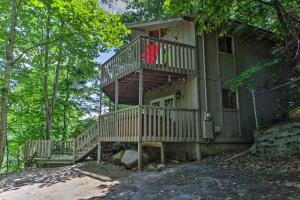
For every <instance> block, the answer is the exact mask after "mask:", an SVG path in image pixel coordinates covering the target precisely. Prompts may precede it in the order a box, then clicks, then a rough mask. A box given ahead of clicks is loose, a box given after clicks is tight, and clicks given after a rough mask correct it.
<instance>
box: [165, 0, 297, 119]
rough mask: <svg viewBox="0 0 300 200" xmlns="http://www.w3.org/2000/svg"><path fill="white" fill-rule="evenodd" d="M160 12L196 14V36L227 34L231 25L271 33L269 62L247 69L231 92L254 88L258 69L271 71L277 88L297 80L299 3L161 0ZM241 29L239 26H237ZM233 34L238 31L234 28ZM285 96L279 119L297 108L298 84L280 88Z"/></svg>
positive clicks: (290, 0)
mask: <svg viewBox="0 0 300 200" xmlns="http://www.w3.org/2000/svg"><path fill="white" fill-rule="evenodd" d="M164 11H165V12H166V14H168V15H173V16H177V15H190V14H191V13H197V15H196V18H195V23H196V25H197V31H198V33H199V34H203V33H206V32H212V31H217V32H219V33H220V34H224V32H226V31H228V30H229V28H230V27H232V26H231V22H236V21H238V22H239V23H240V24H242V25H246V26H248V25H250V26H253V27H254V28H263V29H265V30H267V31H270V32H272V34H273V35H274V36H273V39H274V38H276V43H277V45H276V46H275V47H274V48H273V49H272V52H271V53H272V54H273V57H274V58H273V59H272V60H270V61H266V63H260V64H257V65H255V66H250V67H248V68H247V69H246V70H245V71H244V72H242V73H241V74H240V75H238V76H237V77H235V78H234V79H233V80H231V81H230V82H229V84H230V86H231V89H232V90H237V89H239V88H240V87H242V86H243V85H247V86H248V88H249V89H251V90H253V89H255V86H256V85H255V79H254V77H255V74H256V72H258V71H261V70H265V71H268V70H270V69H271V70H272V71H273V72H275V73H273V74H275V76H274V75H273V76H271V77H272V79H273V82H275V83H276V84H278V85H280V84H283V83H286V82H289V81H291V80H293V79H294V78H295V77H300V42H299V41H300V35H299V32H300V3H299V1H298V0H255V1H252V0H231V1H227V0H215V1H205V0H203V1H198V0H191V1H181V0H165V2H164ZM241 27H243V26H241ZM235 31H238V29H236V30H235ZM281 90H284V92H285V95H282V96H281V97H280V98H279V99H278V101H279V105H280V113H281V116H286V114H287V112H288V111H289V110H290V109H291V108H293V107H295V106H297V105H298V106H299V105H300V102H299V100H298V99H299V83H296V82H295V83H294V84H291V85H288V86H287V87H284V88H281Z"/></svg>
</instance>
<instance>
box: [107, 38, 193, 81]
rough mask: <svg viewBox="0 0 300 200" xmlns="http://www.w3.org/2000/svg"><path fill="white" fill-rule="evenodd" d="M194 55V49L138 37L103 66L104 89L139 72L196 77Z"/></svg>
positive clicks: (161, 40)
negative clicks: (146, 71) (158, 72)
mask: <svg viewBox="0 0 300 200" xmlns="http://www.w3.org/2000/svg"><path fill="white" fill-rule="evenodd" d="M195 53H196V48H195V47H194V46H191V45H187V44H183V43H178V42H173V41H168V40H163V39H157V38H151V37H146V36H138V37H136V38H135V39H134V40H132V41H131V43H130V44H128V45H126V46H125V47H124V48H122V49H121V50H120V51H118V52H117V53H116V54H115V55H114V56H113V57H111V58H110V59H109V60H108V61H106V62H105V63H104V64H103V65H102V71H101V78H102V79H101V80H102V83H101V84H102V87H106V86H108V85H109V84H111V83H113V82H114V81H116V80H117V79H121V78H123V77H124V76H126V75H129V74H131V73H133V72H135V71H137V70H138V69H140V68H143V69H148V70H155V71H162V72H170V73H173V74H184V75H196V59H195V56H196V54H195Z"/></svg>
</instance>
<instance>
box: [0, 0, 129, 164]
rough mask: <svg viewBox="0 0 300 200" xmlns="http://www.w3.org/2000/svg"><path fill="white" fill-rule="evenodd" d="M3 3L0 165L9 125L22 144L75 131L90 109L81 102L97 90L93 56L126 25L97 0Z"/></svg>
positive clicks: (112, 43)
mask: <svg viewBox="0 0 300 200" xmlns="http://www.w3.org/2000/svg"><path fill="white" fill-rule="evenodd" d="M0 8H1V13H0V20H1V21H0V22H1V25H2V26H3V27H2V29H1V31H0V36H1V39H0V41H1V42H2V43H3V44H4V42H6V41H7V42H6V45H5V46H6V49H7V51H6V52H2V51H1V52H0V61H1V63H4V67H1V68H0V71H1V75H2V71H3V72H4V73H3V74H5V76H3V78H2V77H1V79H0V80H1V81H0V86H1V87H2V93H1V99H2V100H1V129H0V131H1V132H0V134H1V138H0V149H1V151H0V155H1V160H0V161H1V163H0V164H2V161H3V152H4V147H5V143H4V142H5V140H4V139H5V138H6V135H7V130H8V131H9V133H10V134H11V135H10V136H9V139H12V138H14V139H15V138H18V142H19V143H21V142H22V141H24V140H25V139H26V138H51V137H52V133H53V134H54V135H53V137H57V138H68V137H70V136H71V135H73V134H76V133H75V132H76V129H77V128H78V127H80V124H79V126H78V125H77V124H76V123H77V122H80V121H79V118H81V117H82V116H84V115H86V114H87V113H88V112H90V111H88V110H86V107H82V105H84V104H85V103H87V102H91V101H89V100H88V101H87V102H85V100H86V99H87V98H88V96H89V95H91V93H94V92H97V90H94V89H91V88H93V87H94V86H93V87H92V86H88V85H89V82H94V81H95V80H97V78H96V77H97V73H99V70H98V69H99V67H98V66H97V65H98V64H97V63H96V61H95V58H96V57H97V56H98V55H99V54H100V53H101V52H104V51H107V50H109V49H112V48H115V47H118V46H120V45H122V41H123V40H124V38H125V37H126V35H127V30H126V27H125V26H124V25H123V24H122V23H121V22H120V18H119V17H118V16H115V15H112V14H109V13H107V12H105V11H104V10H103V9H101V8H99V7H98V1H97V0H14V1H9V0H6V1H5V2H4V3H3V4H2V3H1V7H0ZM9 27H10V28H9ZM6 30H9V32H8V33H6ZM6 55H8V56H6ZM6 74H7V75H6ZM41 77H43V78H42V79H41ZM9 99H10V101H9ZM8 108H9V109H10V110H12V112H9V111H8ZM43 110H44V113H45V114H44V116H43V115H42V114H41V113H43ZM7 114H8V115H7ZM7 116H8V117H7ZM61 116H65V117H64V120H61ZM7 119H8V123H7ZM62 121H64V122H65V123H64V124H63V123H61V122H62ZM68 122H69V123H68ZM7 124H8V125H7ZM41 124H45V128H44V130H45V132H44V130H43V127H42V126H41ZM62 126H64V128H61V127H62ZM6 127H8V129H7V128H6ZM68 127H69V128H68ZM53 129H54V130H53ZM61 130H64V131H63V132H62V131H61ZM20 133H22V134H20Z"/></svg>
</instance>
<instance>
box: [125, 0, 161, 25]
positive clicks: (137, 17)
mask: <svg viewBox="0 0 300 200" xmlns="http://www.w3.org/2000/svg"><path fill="white" fill-rule="evenodd" d="M163 2H164V0H152V1H147V0H129V1H127V7H126V8H127V10H128V11H127V12H125V13H124V14H122V20H123V21H124V22H125V23H131V22H140V21H145V20H154V19H161V18H164V17H165V15H164V11H163Z"/></svg>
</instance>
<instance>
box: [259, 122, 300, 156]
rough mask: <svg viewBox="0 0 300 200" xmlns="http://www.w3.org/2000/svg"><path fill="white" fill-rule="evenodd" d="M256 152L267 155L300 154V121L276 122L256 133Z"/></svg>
mask: <svg viewBox="0 0 300 200" xmlns="http://www.w3.org/2000/svg"><path fill="white" fill-rule="evenodd" d="M254 145H255V146H254V147H255V152H256V153H258V154H265V155H275V156H276V155H278V156H281V155H300V121H292V122H286V123H281V124H276V125H274V126H272V127H270V128H267V129H261V130H258V131H256V133H255V144H254Z"/></svg>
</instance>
